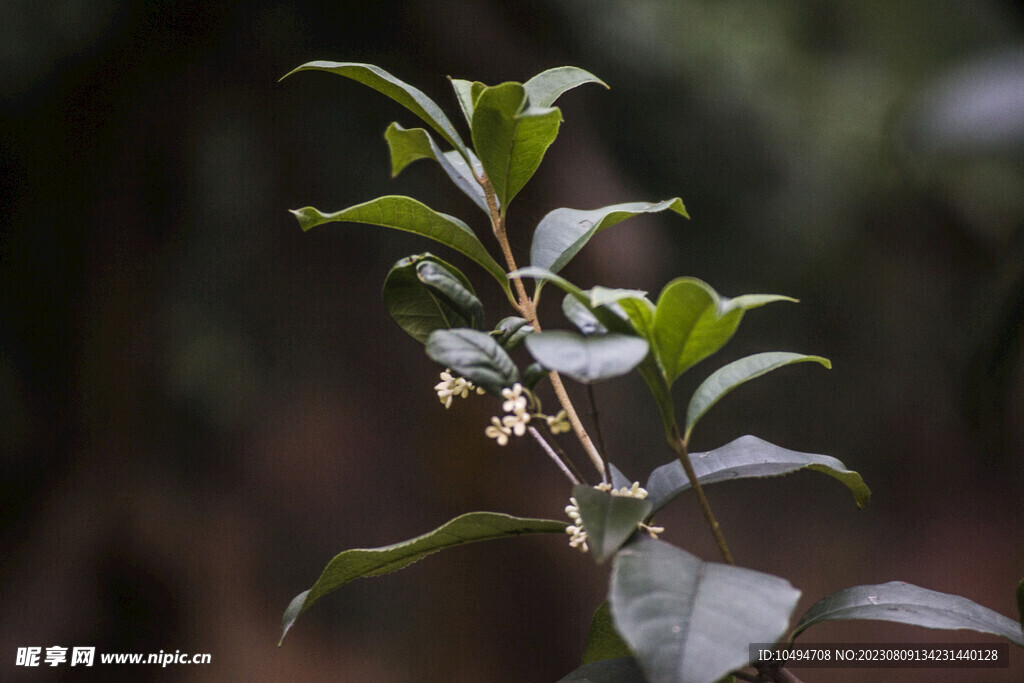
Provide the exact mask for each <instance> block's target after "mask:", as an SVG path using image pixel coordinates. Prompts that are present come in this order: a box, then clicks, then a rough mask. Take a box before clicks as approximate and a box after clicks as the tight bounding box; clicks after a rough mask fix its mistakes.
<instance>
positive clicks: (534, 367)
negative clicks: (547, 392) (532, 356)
mask: <svg viewBox="0 0 1024 683" xmlns="http://www.w3.org/2000/svg"><path fill="white" fill-rule="evenodd" d="M548 374H549V373H548V371H547V370H545V369H544V366H543V365H541V364H540V363H530V364H529V365H527V366H526V369H525V370H523V379H522V380H521V382H522V385H523V386H524V387H526V388H527V389H529V390H530V391H533V390H534V389H535V388H536V387H537V385H538V384H540V382H541V380H543V379H545V378H546V377H547V376H548Z"/></svg>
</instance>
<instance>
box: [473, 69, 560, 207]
mask: <svg viewBox="0 0 1024 683" xmlns="http://www.w3.org/2000/svg"><path fill="white" fill-rule="evenodd" d="M561 122H562V113H561V112H560V111H559V110H558V109H557V108H556V107H552V108H542V107H534V106H527V102H526V94H525V91H524V90H523V86H522V85H520V84H519V83H502V84H501V85H496V86H493V87H490V88H486V89H485V90H484V91H483V92H482V93H481V94H480V97H479V98H477V99H476V103H475V108H474V110H473V125H472V133H473V147H474V148H475V149H476V152H477V154H478V155H479V157H480V162H481V163H482V164H483V167H484V171H486V173H487V177H488V179H489V180H490V182H491V186H492V187H493V188H494V192H495V194H496V195H497V197H498V201H499V202H500V203H501V207H502V210H503V211H504V210H505V208H506V207H508V204H509V202H511V201H512V199H513V198H514V197H515V196H516V194H518V193H519V191H520V190H521V189H523V186H524V185H526V183H527V181H529V179H530V178H531V177H532V176H533V174H534V172H535V171H536V170H537V167H538V166H540V162H541V160H542V159H543V158H544V153H545V152H546V151H547V149H548V147H550V146H551V143H552V142H554V141H555V138H556V137H557V136H558V127H559V125H560V124H561Z"/></svg>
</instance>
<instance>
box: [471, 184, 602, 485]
mask: <svg viewBox="0 0 1024 683" xmlns="http://www.w3.org/2000/svg"><path fill="white" fill-rule="evenodd" d="M478 180H479V181H480V186H481V187H482V188H483V189H484V196H485V197H487V208H488V209H489V210H490V214H491V229H492V230H493V231H494V237H495V238H496V239H497V240H498V244H499V245H500V246H501V253H502V254H503V255H504V256H505V263H506V265H508V268H509V271H510V272H515V271H517V270H519V267H518V266H516V259H515V255H514V254H513V253H512V246H511V245H510V244H509V241H508V235H506V234H505V216H504V213H503V212H502V211H500V210H499V209H498V200H497V197H496V196H495V194H494V188H493V187H492V186H491V181H490V180H489V179H488V178H487V176H486V175H484V174H481V176H480V177H479V178H478ZM512 285H513V286H514V287H515V290H516V296H517V297H518V299H519V300H518V302H517V303H516V308H517V310H518V311H519V313H520V315H522V316H523V318H525V319H526V322H527V323H529V324H530V325H531V326H532V327H533V329H534V330H535V331H537V332H540V321H539V320H537V308H536V306H535V305H534V301H533V299H531V298H530V295H529V294H527V293H526V286H525V285H523V280H522V278H518V277H514V278H512ZM548 378H549V379H550V380H551V387H552V388H553V389H554V390H555V396H556V397H557V398H558V402H559V403H560V404H561V405H562V407H563V408H565V414H566V416H567V417H568V418H569V424H571V425H572V429H573V431H574V432H575V433H576V438H577V439H579V441H580V444H581V445H582V446H583V450H584V451H586V452H587V456H588V457H589V458H590V461H591V462H592V463H593V464H594V467H595V468H596V469H597V471H598V473H600V475H601V481H602V482H604V483H607V482H608V471H607V470H606V469H605V466H604V459H603V458H602V457H601V454H600V453H599V452H598V450H597V448H596V447H595V446H594V442H593V441H591V439H590V435H589V434H587V430H586V428H585V427H584V426H583V423H582V422H581V421H580V417H579V415H577V414H576V408H575V407H574V406H573V404H572V400H571V399H570V398H569V393H568V392H567V391H566V390H565V385H564V384H562V378H561V377H560V376H559V375H558V373H557V372H555V371H553V370H552V371H551V372H550V373H548Z"/></svg>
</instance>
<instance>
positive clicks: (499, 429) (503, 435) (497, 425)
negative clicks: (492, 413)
mask: <svg viewBox="0 0 1024 683" xmlns="http://www.w3.org/2000/svg"><path fill="white" fill-rule="evenodd" d="M524 429H525V428H524ZM484 434H486V435H487V436H488V437H490V438H492V439H494V440H495V441H497V442H498V445H499V446H504V445H505V444H507V443H508V437H509V436H511V434H512V430H511V429H509V428H508V427H506V426H504V425H503V424H501V420H499V419H498V418H496V417H492V418H491V424H490V426H488V427H487V429H485V430H484Z"/></svg>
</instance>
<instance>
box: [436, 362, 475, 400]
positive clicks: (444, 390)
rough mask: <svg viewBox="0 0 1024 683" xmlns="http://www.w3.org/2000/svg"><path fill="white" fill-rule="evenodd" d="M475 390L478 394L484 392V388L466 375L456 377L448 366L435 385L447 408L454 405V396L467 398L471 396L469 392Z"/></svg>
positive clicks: (438, 396)
mask: <svg viewBox="0 0 1024 683" xmlns="http://www.w3.org/2000/svg"><path fill="white" fill-rule="evenodd" d="M474 390H475V391H476V393H478V394H482V393H484V390H483V389H481V388H480V387H477V386H474V384H473V383H472V382H470V381H469V380H467V379H466V378H465V377H455V376H454V375H452V371H451V370H450V369H448V368H445V371H444V372H442V373H441V381H440V382H438V383H437V384H435V385H434V391H436V392H437V398H438V400H439V401H441V403H443V404H444V407H445V408H451V407H452V399H453V398H454V397H456V396H458V397H459V398H466V397H467V396H469V392H470V391H474Z"/></svg>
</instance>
